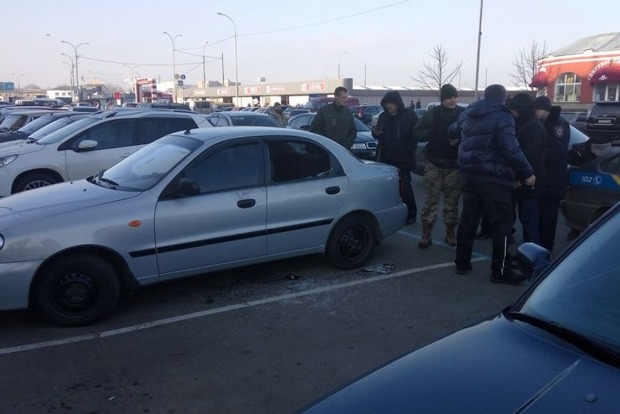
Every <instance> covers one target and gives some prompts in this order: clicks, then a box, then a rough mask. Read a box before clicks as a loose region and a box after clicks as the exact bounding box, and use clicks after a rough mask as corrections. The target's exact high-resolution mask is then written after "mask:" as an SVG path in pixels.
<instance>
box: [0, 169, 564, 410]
mask: <svg viewBox="0 0 620 414" xmlns="http://www.w3.org/2000/svg"><path fill="white" fill-rule="evenodd" d="M414 183H415V192H416V195H417V198H418V204H419V205H420V206H421V203H422V201H423V200H422V198H423V191H422V190H421V180H420V178H419V177H416V178H415V179H414ZM420 227H421V226H420V224H419V223H418V224H415V225H413V226H406V227H404V228H403V229H402V230H401V231H400V232H399V233H398V234H395V235H393V236H391V237H389V238H387V239H386V240H385V241H384V242H383V243H382V244H381V245H379V246H378V247H377V249H376V251H375V253H374V255H373V258H372V260H371V261H370V262H369V263H368V264H367V266H365V267H364V268H362V269H357V270H353V271H338V270H335V269H333V268H331V267H330V266H329V265H327V264H326V263H325V262H324V261H323V260H322V258H320V257H318V256H309V257H304V258H298V259H291V260H286V261H280V262H275V263H271V264H266V265H260V266H252V267H247V268H242V269H236V270H231V271H226V272H219V273H215V274H210V275H205V276H201V277H195V278H190V279H185V280H180V281H174V282H169V283H164V284H161V285H158V286H153V287H149V288H145V289H143V290H140V291H139V292H137V293H135V294H133V295H131V296H127V297H124V298H123V300H122V301H121V303H120V305H119V307H118V309H117V310H116V312H115V314H114V315H113V316H112V317H111V318H110V319H108V320H106V321H103V322H101V323H99V324H97V325H93V326H89V327H82V328H59V327H55V326H51V325H48V324H46V323H44V322H42V321H40V320H39V319H38V318H36V317H35V316H33V315H32V314H30V313H28V312H0V372H2V374H3V375H2V377H1V378H0V413H13V414H21V413H27V414H33V413H58V412H73V413H166V414H171V413H218V414H221V413H248V414H252V413H257V414H258V413H261V414H262V413H292V412H296V411H297V410H299V409H300V408H302V407H303V406H305V405H306V404H309V403H310V402H311V401H313V400H315V399H316V398H318V397H320V396H321V395H323V394H324V393H326V392H328V391H330V390H333V389H334V388H336V387H339V386H341V385H343V384H345V383H347V382H348V381H351V380H353V379H355V378H356V377H358V376H359V375H362V374H364V373H366V372H368V371H369V370H371V369H373V368H375V367H377V366H379V365H382V364H384V363H386V362H388V361H390V360H392V359H393V358H395V357H397V356H399V355H402V354H403V353H406V352H409V351H411V350H414V349H418V348H420V347H422V346H424V345H426V344H428V343H430V342H432V341H434V340H436V339H439V338H441V337H443V336H445V335H447V334H448V333H450V332H453V331H454V330H457V329H459V328H462V327H465V326H467V325H469V324H472V323H475V322H477V321H479V320H482V319H484V318H487V317H492V316H493V315H495V314H496V313H497V312H499V311H500V310H501V309H502V308H504V307H505V306H507V305H508V304H510V303H511V302H512V301H514V300H515V299H516V298H517V297H518V296H519V295H520V294H521V293H522V292H523V291H524V290H525V289H526V287H527V286H526V285H525V284H523V285H520V286H509V285H498V284H493V283H490V281H489V276H490V271H489V265H490V261H489V256H490V249H491V246H490V241H489V240H479V241H477V242H476V245H475V251H476V255H475V262H474V264H473V267H474V269H473V272H472V273H470V274H468V275H465V276H459V275H456V274H455V272H454V265H453V262H452V261H453V260H454V248H451V247H449V246H447V245H445V243H443V241H442V240H443V237H442V236H443V230H444V229H443V227H442V226H441V225H438V226H437V228H436V229H435V232H434V234H433V236H434V244H433V245H432V246H431V247H430V248H428V249H424V250H423V249H419V248H418V247H417V242H418V240H419V234H420ZM560 227H561V228H560V229H559V231H558V237H557V240H558V249H557V250H556V254H557V253H558V252H559V251H560V250H561V249H562V248H563V247H564V246H565V245H566V243H567V242H566V241H565V240H564V239H563V238H564V237H565V236H566V234H567V229H566V228H565V227H564V226H562V225H560ZM516 237H517V240H518V239H519V238H520V232H517V235H516Z"/></svg>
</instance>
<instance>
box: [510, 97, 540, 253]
mask: <svg viewBox="0 0 620 414" xmlns="http://www.w3.org/2000/svg"><path fill="white" fill-rule="evenodd" d="M507 107H508V109H510V112H512V115H513V116H514V117H515V129H516V134H517V141H519V146H520V147H521V150H522V151H523V153H524V154H525V158H527V160H528V162H529V163H530V165H531V166H532V169H533V170H534V175H535V176H536V187H529V186H525V185H521V184H517V187H516V188H515V189H514V191H513V199H514V203H515V206H516V207H517V211H518V215H519V221H520V222H521V226H522V227H523V243H526V242H532V243H536V244H540V213H539V212H540V206H539V197H538V196H539V193H540V189H541V188H542V187H543V186H544V183H545V149H546V132H545V128H544V126H543V124H542V123H541V122H540V121H539V120H538V119H537V118H536V116H535V115H534V101H533V100H532V97H531V96H530V95H529V94H527V93H525V92H522V93H518V94H516V95H515V96H514V97H513V98H512V99H511V100H510V102H509V103H508V104H507Z"/></svg>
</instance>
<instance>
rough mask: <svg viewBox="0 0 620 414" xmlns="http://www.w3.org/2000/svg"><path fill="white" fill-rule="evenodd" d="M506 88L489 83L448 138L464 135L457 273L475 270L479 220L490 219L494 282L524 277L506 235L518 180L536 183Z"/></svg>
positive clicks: (461, 142)
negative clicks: (473, 257)
mask: <svg viewBox="0 0 620 414" xmlns="http://www.w3.org/2000/svg"><path fill="white" fill-rule="evenodd" d="M505 101H506V89H505V88H504V87H503V86H502V85H490V86H489V87H487V88H486V89H485V91H484V99H481V100H479V101H477V102H474V103H472V104H470V105H469V106H468V107H467V109H466V110H465V112H464V113H463V114H462V115H461V116H460V117H459V120H458V121H457V122H456V123H455V124H453V125H452V126H451V127H450V131H449V133H450V136H451V138H453V139H460V143H459V153H458V163H459V167H460V168H461V172H462V174H463V178H464V180H465V183H464V185H463V191H462V196H463V209H462V211H461V219H460V222H459V227H458V231H457V236H456V260H455V261H454V262H455V264H456V272H457V273H458V274H465V273H467V272H469V271H470V270H471V255H472V251H473V245H474V240H475V237H476V229H477V227H478V223H479V222H480V218H481V217H482V216H485V217H486V219H487V220H488V221H489V225H490V228H491V229H492V237H493V253H492V257H491V281H492V282H498V283H519V282H521V281H522V280H523V277H520V276H518V275H516V274H515V273H514V272H513V271H512V259H511V257H510V255H509V254H508V239H509V237H510V236H511V234H512V225H513V222H514V219H513V217H514V212H513V208H512V190H513V188H514V185H515V181H520V182H521V183H522V184H524V185H528V186H533V185H534V184H535V183H536V177H535V176H534V174H533V171H532V167H531V166H530V164H529V163H528V161H527V159H526V158H525V155H523V151H521V148H520V147H519V143H518V141H517V138H516V136H515V121H514V118H513V117H512V114H511V113H510V111H509V110H508V109H507V108H506V107H505V106H504V102H505Z"/></svg>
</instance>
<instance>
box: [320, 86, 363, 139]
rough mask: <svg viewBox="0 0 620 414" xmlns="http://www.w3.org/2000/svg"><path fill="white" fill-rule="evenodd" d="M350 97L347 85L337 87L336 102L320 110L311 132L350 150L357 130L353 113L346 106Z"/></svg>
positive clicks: (335, 92)
mask: <svg viewBox="0 0 620 414" xmlns="http://www.w3.org/2000/svg"><path fill="white" fill-rule="evenodd" d="M348 97H349V91H348V90H347V89H346V88H345V87H343V86H339V87H337V88H336V90H335V91H334V102H333V103H330V104H328V105H325V106H323V107H322V108H320V109H319V110H318V112H317V113H316V115H315V117H314V119H312V122H311V123H310V132H314V133H316V134H319V135H323V136H325V137H327V138H329V139H331V140H333V141H336V142H337V143H339V144H340V145H342V146H343V147H345V148H346V149H348V150H350V149H351V146H353V141H355V136H356V134H357V132H356V130H355V121H354V120H353V113H352V112H351V110H350V109H349V108H347V107H346V106H344V103H345V102H346V101H347V98H348Z"/></svg>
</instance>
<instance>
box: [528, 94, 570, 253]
mask: <svg viewBox="0 0 620 414" xmlns="http://www.w3.org/2000/svg"><path fill="white" fill-rule="evenodd" d="M534 109H535V111H536V118H538V119H540V120H541V121H542V122H543V124H544V126H545V130H546V132H547V147H546V149H545V174H546V180H545V184H544V185H543V186H541V185H540V184H538V183H537V184H536V188H537V190H540V192H539V206H540V245H541V246H542V247H544V248H545V249H547V250H549V251H552V250H553V244H554V242H555V232H556V227H557V223H558V209H559V207H560V201H561V200H562V199H563V198H564V196H565V193H566V187H567V185H568V167H567V166H568V143H569V141H570V125H569V123H568V121H566V120H565V119H564V118H562V117H561V116H560V113H561V112H562V107H561V106H552V105H551V101H550V100H549V98H547V97H546V96H539V97H538V98H536V99H535V100H534Z"/></svg>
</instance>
